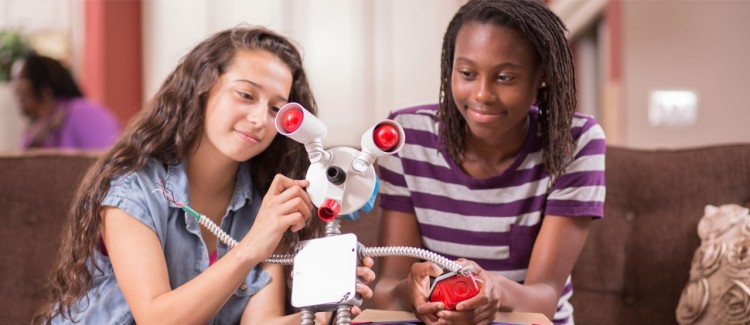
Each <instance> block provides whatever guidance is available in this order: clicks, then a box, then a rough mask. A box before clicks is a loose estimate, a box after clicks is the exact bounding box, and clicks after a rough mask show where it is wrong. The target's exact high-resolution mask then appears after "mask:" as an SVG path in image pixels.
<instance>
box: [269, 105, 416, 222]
mask: <svg viewBox="0 0 750 325" xmlns="http://www.w3.org/2000/svg"><path fill="white" fill-rule="evenodd" d="M276 129H277V130H278V131H279V133H280V134H282V135H284V136H287V137H289V138H291V139H292V140H295V141H297V142H299V143H302V144H304V145H305V149H306V150H307V153H308V155H309V157H310V163H311V164H310V167H309V168H308V170H307V176H306V178H307V180H309V181H310V186H309V187H308V189H307V193H308V194H309V195H310V198H311V200H312V202H313V204H315V206H316V207H318V217H320V218H321V219H322V220H324V221H326V222H328V221H332V220H334V219H336V218H337V217H340V216H342V217H345V218H349V219H356V218H358V217H359V213H358V211H360V210H363V211H364V212H365V213H367V212H369V211H370V209H372V206H373V204H374V201H375V196H376V194H377V189H378V182H379V181H378V178H377V175H376V174H375V171H374V168H373V167H372V164H373V163H374V162H375V160H376V159H377V158H378V157H380V156H383V155H388V154H394V153H396V152H398V151H399V150H401V147H403V145H404V129H403V128H402V127H401V125H399V124H398V123H396V122H395V121H392V120H384V121H381V122H379V123H377V124H375V125H374V126H373V127H371V128H370V129H368V130H367V131H366V132H365V133H364V134H363V135H362V138H361V141H360V142H361V146H362V149H361V150H356V149H354V148H349V147H335V148H330V149H324V148H323V140H324V139H325V136H326V135H327V129H326V127H325V125H324V124H323V123H322V122H321V121H320V120H319V119H318V118H317V117H315V115H313V114H311V113H310V112H308V111H307V110H306V109H305V108H304V107H302V106H301V105H300V104H297V103H288V104H286V105H284V106H283V107H281V109H280V110H279V112H278V113H277V115H276Z"/></svg>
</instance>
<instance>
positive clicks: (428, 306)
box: [403, 262, 445, 325]
mask: <svg viewBox="0 0 750 325" xmlns="http://www.w3.org/2000/svg"><path fill="white" fill-rule="evenodd" d="M442 273H443V270H442V269H441V268H440V267H439V266H437V265H436V264H434V263H432V262H422V263H414V264H412V266H411V271H410V272H409V276H408V277H407V278H406V280H405V282H404V283H403V285H406V293H407V295H408V299H409V301H410V304H411V305H412V306H413V307H414V315H415V316H417V318H419V319H420V320H422V321H423V322H424V323H425V324H427V325H431V324H437V322H438V320H439V318H438V317H437V313H438V312H440V311H442V310H444V309H445V305H444V304H443V303H442V302H429V301H427V294H428V293H429V291H430V276H433V277H438V276H440V274H442Z"/></svg>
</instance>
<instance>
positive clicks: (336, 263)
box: [183, 103, 479, 325]
mask: <svg viewBox="0 0 750 325" xmlns="http://www.w3.org/2000/svg"><path fill="white" fill-rule="evenodd" d="M275 124H276V129H277V130H278V132H279V133H280V134H282V135H284V136H287V137H289V138H291V139H293V140H295V141H297V142H299V143H302V144H304V145H305V149H306V150H307V153H308V156H309V159H310V167H309V168H308V170H307V175H306V179H307V180H309V181H310V185H309V187H308V188H307V193H308V194H309V195H310V199H311V201H312V203H313V204H314V205H315V206H316V207H317V209H318V210H317V215H318V217H319V218H321V219H322V220H323V221H325V222H326V231H325V237H323V238H316V239H311V240H306V241H302V242H300V243H299V244H298V246H297V247H296V249H295V254H294V255H293V256H291V255H273V256H271V258H269V259H267V260H266V261H265V262H266V263H276V264H284V265H293V266H294V270H293V280H292V305H293V306H294V307H296V308H299V309H300V311H301V313H302V321H301V324H302V325H313V324H314V323H315V321H314V320H315V312H318V311H334V313H335V315H336V324H339V325H348V324H350V323H351V307H352V306H355V305H357V306H359V305H361V303H362V301H361V298H360V297H358V296H357V294H356V290H355V289H356V283H357V276H356V268H357V265H358V264H360V263H361V260H362V258H364V257H373V258H374V257H382V256H409V257H414V258H418V259H421V260H427V261H431V262H433V263H436V264H438V265H440V266H441V267H443V268H444V269H446V270H448V271H449V272H448V273H446V274H444V275H443V276H441V277H439V278H437V279H436V280H435V281H434V282H433V284H432V288H431V289H430V292H431V294H430V297H429V299H430V301H442V302H444V303H445V305H446V308H449V309H452V308H454V307H455V304H457V303H458V302H460V301H463V300H466V299H468V298H471V297H473V296H474V295H476V294H477V293H478V292H479V287H478V285H477V283H476V281H475V279H474V278H473V276H472V275H471V269H470V268H464V267H462V266H461V265H459V264H457V263H455V262H453V261H451V260H448V259H446V258H445V257H442V256H440V255H438V254H435V253H433V252H430V251H428V250H424V249H420V248H414V247H370V248H368V247H364V246H363V245H362V244H360V243H359V242H357V237H356V236H355V235H354V234H341V231H340V221H341V220H343V219H348V220H356V219H358V218H359V213H360V212H364V213H368V212H369V211H370V210H371V209H372V208H373V205H374V202H375V198H376V196H377V192H378V185H379V180H378V177H377V175H376V174H375V171H374V168H373V166H372V165H373V163H374V162H375V160H376V159H377V158H378V157H381V156H383V155H388V154H393V153H396V152H398V151H399V150H400V149H401V147H403V145H404V130H403V128H402V127H401V125H399V124H398V123H396V122H395V121H392V120H383V121H381V122H379V123H377V124H375V125H374V126H373V127H371V128H370V129H369V130H367V131H366V132H365V133H364V134H363V135H362V138H361V149H360V150H356V149H353V148H349V147H335V148H330V149H324V148H323V141H324V139H325V137H326V135H327V129H326V127H325V125H324V124H323V123H322V122H321V121H320V120H319V119H318V118H317V117H315V116H314V115H312V114H311V113H310V112H308V111H307V110H306V109H305V108H304V107H302V106H301V105H300V104H297V103H288V104H286V105H284V106H283V107H282V108H281V109H280V110H279V112H278V113H277V115H276V121H275ZM183 209H184V210H185V211H186V212H187V213H188V214H190V215H191V216H193V218H195V219H196V220H197V221H198V222H199V223H200V224H201V225H203V226H205V227H207V228H208V229H209V230H210V231H211V232H213V233H214V234H215V235H216V236H217V238H219V240H221V241H222V242H224V243H225V244H227V245H229V246H230V247H234V246H235V245H237V242H236V241H235V240H234V239H232V238H231V237H229V236H228V235H227V234H226V233H224V232H223V231H222V230H221V229H220V228H219V227H218V226H216V225H215V224H213V223H212V222H211V221H210V220H209V219H208V218H206V217H205V216H203V215H202V214H200V213H198V212H195V211H194V210H192V209H191V208H190V207H187V206H184V207H183Z"/></svg>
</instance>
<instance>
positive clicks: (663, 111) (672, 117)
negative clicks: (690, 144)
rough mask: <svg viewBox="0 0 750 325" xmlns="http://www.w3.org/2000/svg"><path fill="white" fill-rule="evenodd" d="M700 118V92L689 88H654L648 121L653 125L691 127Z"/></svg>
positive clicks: (651, 94)
mask: <svg viewBox="0 0 750 325" xmlns="http://www.w3.org/2000/svg"><path fill="white" fill-rule="evenodd" d="M697 120H698V94H696V93H695V92H694V91H692V90H688V89H661V90H653V91H651V93H650V94H649V105H648V121H649V123H650V124H651V125H652V126H660V127H689V126H693V125H695V123H696V122H697Z"/></svg>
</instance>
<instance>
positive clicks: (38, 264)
mask: <svg viewBox="0 0 750 325" xmlns="http://www.w3.org/2000/svg"><path fill="white" fill-rule="evenodd" d="M96 157H97V156H96V154H95V153H89V152H79V151H58V150H50V151H37V152H27V153H19V154H4V155H2V156H0V211H2V219H0V247H2V252H0V292H2V294H0V324H28V323H29V320H30V319H31V316H32V315H33V313H34V312H35V311H36V308H37V307H39V303H40V301H41V298H42V297H43V292H42V288H43V283H44V282H45V281H46V279H47V274H48V272H49V270H50V268H51V266H52V264H53V262H54V259H55V256H56V255H57V249H58V247H59V239H60V231H61V230H62V225H63V220H64V219H65V214H66V212H67V209H68V205H69V202H70V200H71V199H72V197H73V194H74V193H73V192H74V191H75V187H76V185H77V184H78V182H79V180H80V179H81V178H82V176H83V174H84V173H85V172H86V170H87V169H88V168H89V167H90V166H91V165H92V164H93V162H94V161H95V160H96Z"/></svg>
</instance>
